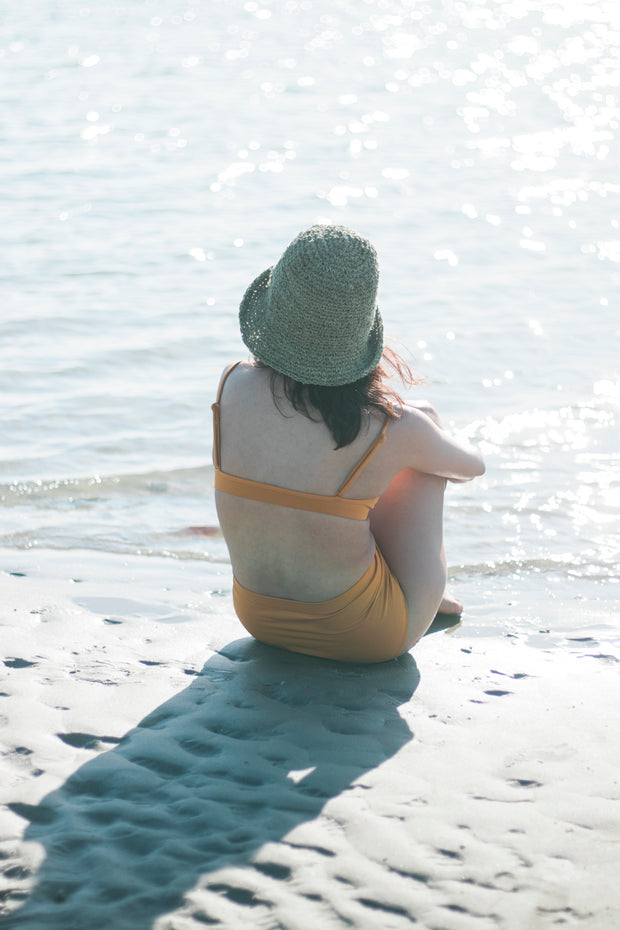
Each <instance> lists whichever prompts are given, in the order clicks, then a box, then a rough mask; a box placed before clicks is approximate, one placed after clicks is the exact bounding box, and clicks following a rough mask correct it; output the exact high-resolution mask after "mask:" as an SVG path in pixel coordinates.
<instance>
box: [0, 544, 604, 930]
mask: <svg viewBox="0 0 620 930" xmlns="http://www.w3.org/2000/svg"><path fill="white" fill-rule="evenodd" d="M58 560H59V557H58V556H54V557H52V556H51V555H50V557H49V558H45V559H43V560H42V559H41V555H40V554H39V555H37V554H35V553H22V554H20V555H19V556H16V558H15V561H16V562H19V563H20V569H19V571H17V570H16V571H15V572H14V573H13V574H8V573H5V574H3V576H2V581H3V593H4V597H3V600H4V611H3V616H2V621H1V626H0V636H1V640H2V650H3V660H4V664H3V666H2V681H1V686H0V691H1V692H2V694H1V697H0V743H1V746H2V756H1V762H0V765H1V769H0V785H1V789H0V791H1V800H2V802H3V808H2V813H1V815H0V817H1V819H0V863H1V869H2V874H1V879H0V881H1V885H0V901H1V902H2V903H1V907H2V912H1V913H2V915H3V916H2V917H1V918H0V926H1V927H3V928H4V927H6V928H13V927H14V928H22V927H24V928H31V930H48V928H49V930H56V928H58V930H60V928H62V930H86V928H90V927H103V926H105V927H108V928H110V930H125V928H128V930H129V928H131V930H142V928H144V930H146V928H153V930H189V928H196V930H197V928H199V927H203V926H205V925H207V926H219V927H225V928H230V930H233V928H237V927H241V926H243V927H252V928H254V927H256V928H261V930H262V928H272V927H273V928H276V927H277V928H284V930H311V928H316V927H321V928H332V927H345V926H348V927H354V928H359V930H366V928H377V930H379V928H381V930H383V928H404V927H408V926H411V925H413V924H415V925H416V926H419V927H424V928H428V930H468V928H472V930H474V928H475V930H483V928H502V930H523V928H528V930H530V928H533V930H535V928H547V927H556V926H562V927H580V928H584V930H608V928H613V927H615V926H617V924H618V921H619V920H620V890H619V889H618V884H617V882H616V874H617V866H618V862H619V861H620V784H619V778H620V776H619V773H620V747H619V745H618V740H617V732H618V723H619V707H620V679H619V677H618V657H617V654H616V653H617V643H616V645H615V646H614V645H613V644H608V648H609V649H610V650H611V651H610V652H607V653H606V652H605V647H604V644H602V643H601V642H595V639H594V638H593V637H590V638H588V636H587V635H585V636H583V637H581V641H578V640H579V637H576V638H575V640H574V641H573V642H572V643H571V644H568V645H566V646H565V648H557V647H554V648H553V649H545V648H544V647H542V648H541V647H540V646H534V645H531V644H528V643H525V642H523V641H522V640H521V639H520V638H519V637H518V636H511V635H506V634H505V633H504V634H503V635H500V636H496V637H487V636H480V635H477V636H476V635H472V633H471V632H468V627H467V618H466V617H467V615H466V614H465V617H464V624H463V626H462V627H461V628H460V629H459V630H457V631H456V632H454V633H452V634H443V633H439V634H435V635H433V636H429V637H427V638H425V639H424V640H423V641H422V642H421V643H420V644H419V645H418V647H417V648H416V649H415V650H414V651H413V653H412V654H411V655H409V656H406V657H404V658H401V659H400V660H397V661H395V662H390V663H385V664H382V665H378V666H361V665H351V666H347V665H343V664H339V663H330V662H325V661H321V660H316V659H307V658H304V657H298V656H293V655H288V654H286V653H282V652H279V651H277V650H274V649H270V648H268V647H263V646H261V645H259V644H256V643H254V642H253V641H252V640H251V639H249V638H248V637H244V636H243V635H242V633H243V632H244V631H242V630H241V628H240V627H239V625H238V624H237V622H236V621H235V620H234V618H233V616H232V612H231V609H230V601H229V598H227V597H225V596H224V597H221V598H220V599H219V601H220V604H219V606H217V605H216V609H214V604H215V603H216V601H217V599H214V598H212V597H211V596H207V595H205V594H202V595H201V593H200V592H201V591H204V585H202V584H201V580H200V574H199V572H198V571H197V570H196V569H195V568H192V567H191V564H192V563H174V562H173V563H172V564H171V565H168V566H167V567H166V565H164V564H163V560H162V565H161V566H157V565H156V566H149V567H148V575H147V574H146V572H147V569H146V568H145V565H144V560H142V561H140V560H138V559H134V560H133V561H132V560H131V559H125V558H119V557H118V556H117V557H110V556H107V557H102V556H100V555H97V556H95V555H93V554H92V553H91V554H87V553H84V554H76V557H75V563H74V564H73V565H72V566H71V572H72V573H75V574H74V577H73V578H72V580H63V581H60V580H58V579H59V577H60V576H61V573H60V572H59V571H58V564H59V561H58ZM198 568H199V569H200V571H201V572H202V571H203V568H204V567H203V566H198ZM155 577H156V578H157V582H158V585H159V587H158V588H155V587H154V586H153V585H151V587H150V588H147V586H146V581H147V579H149V580H150V581H151V583H152V582H153V579H154V578H155ZM103 578H105V579H106V580H105V582H104V581H103V580H102V579H103ZM181 582H182V583H183V584H184V585H185V589H186V591H187V592H188V601H187V605H186V606H184V607H183V609H182V610H180V609H179V599H178V593H177V594H175V593H174V591H172V590H171V586H172V585H174V584H176V585H177V586H178V585H179V584H180V583H181ZM112 591H113V592H114V593H113V595H112V594H111V593H110V592H112ZM156 592H158V593H156ZM201 597H202V598H203V601H202V603H201ZM207 600H208V603H207ZM175 605H176V606H175ZM207 608H208V614H207V613H206V609H207Z"/></svg>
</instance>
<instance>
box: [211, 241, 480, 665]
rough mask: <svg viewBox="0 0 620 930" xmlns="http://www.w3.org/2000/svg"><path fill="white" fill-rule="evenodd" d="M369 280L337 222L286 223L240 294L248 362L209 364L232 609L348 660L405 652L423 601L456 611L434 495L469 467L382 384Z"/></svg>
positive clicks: (424, 412) (372, 277)
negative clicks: (216, 370) (284, 233)
mask: <svg viewBox="0 0 620 930" xmlns="http://www.w3.org/2000/svg"><path fill="white" fill-rule="evenodd" d="M378 277H379V275H378V266H377V257H376V253H375V250H374V248H373V247H372V245H371V244H370V243H369V242H368V241H367V240H365V239H363V238H362V237H361V236H359V235H357V234H356V233H355V232H353V231H352V230H349V229H346V228H344V227H341V226H313V227H311V228H310V229H308V230H305V231H304V232H302V233H300V234H299V235H298V236H297V237H296V238H295V239H294V240H293V242H292V243H291V244H290V245H289V246H288V248H287V249H286V251H285V252H284V254H283V255H282V257H281V258H280V260H279V262H278V263H277V264H276V265H275V266H274V267H273V268H270V269H268V270H267V271H265V272H263V274H261V275H260V276H259V277H258V278H256V280H255V281H254V282H253V283H252V284H251V285H250V287H249V288H248V290H247V291H246V294H245V296H244V298H243V300H242V303H241V309H240V317H239V318H240V325H241V334H242V337H243V340H244V342H245V344H246V345H247V346H248V348H249V349H250V350H251V352H252V355H253V361H251V362H237V363H235V365H233V366H231V367H230V368H229V369H228V370H227V371H226V372H225V373H224V375H223V377H222V381H221V383H220V389H219V393H218V399H217V401H216V403H215V404H214V405H213V413H214V464H215V488H216V506H217V512H218V516H219V520H220V526H221V528H222V532H223V534H224V538H225V540H226V543H227V545H228V549H229V552H230V558H231V562H232V568H233V575H234V586H233V600H234V605H235V610H236V613H237V615H238V617H239V619H240V620H241V622H242V623H243V625H244V626H245V627H246V629H247V630H248V631H249V632H250V633H251V634H252V635H253V636H254V637H255V638H256V639H259V640H261V641H263V642H266V643H270V644H272V645H276V646H280V647H283V648H285V649H289V650H292V651H294V652H303V653H306V654H308V655H316V656H323V657H326V658H333V659H340V660H345V661H354V662H381V661H385V660H387V659H391V658H394V657H395V656H398V655H400V654H401V653H404V652H406V651H408V650H409V649H410V648H411V647H412V646H413V645H414V643H416V642H417V641H418V640H419V639H420V637H421V636H423V635H424V633H425V632H426V631H427V629H428V628H429V626H430V624H431V623H432V621H433V618H434V617H435V614H436V612H437V610H438V608H441V610H442V611H444V612H447V613H451V614H453V615H454V621H455V623H457V622H458V615H459V613H460V610H461V605H460V604H459V602H458V601H456V600H455V599H453V598H450V597H446V596H444V591H445V584H446V563H445V557H444V551H443V541H442V508H443V496H444V490H445V486H446V480H448V481H468V480H470V479H471V478H474V477H475V476H476V475H481V474H483V472H484V464H483V461H482V458H481V456H480V455H479V453H478V452H476V451H474V450H472V449H467V448H465V447H463V446H462V445H460V444H459V443H457V442H455V441H454V440H453V439H451V438H450V437H449V436H447V435H446V433H445V432H444V431H443V430H442V429H441V426H440V424H439V420H438V418H437V415H436V413H435V411H434V410H433V409H432V408H430V407H425V408H416V407H414V406H410V405H405V404H402V402H399V398H397V397H396V395H394V394H393V392H391V391H390V390H389V388H388V387H387V386H386V383H385V378H386V370H385V362H386V360H387V361H390V356H389V354H388V353H387V352H385V353H384V350H383V324H382V320H381V316H380V313H379V310H378V308H377V305H376V295H377V285H378ZM391 360H392V363H393V365H392V367H395V368H396V369H397V370H398V371H399V372H400V373H401V374H403V373H404V372H405V368H406V366H403V365H402V363H399V361H398V359H397V358H396V357H394V356H393V355H392V358H391Z"/></svg>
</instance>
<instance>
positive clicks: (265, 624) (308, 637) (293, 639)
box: [212, 362, 409, 662]
mask: <svg viewBox="0 0 620 930" xmlns="http://www.w3.org/2000/svg"><path fill="white" fill-rule="evenodd" d="M238 364H239V362H235V363H234V364H233V365H231V366H230V367H229V368H228V369H227V371H226V372H225V373H224V376H223V378H222V380H221V382H220V387H219V391H218V395H217V400H216V402H215V403H214V404H213V406H212V410H213V460H214V464H215V489H216V490H217V491H224V492H225V493H227V494H233V495H235V496H236V497H243V498H246V499H249V500H257V501H262V502H264V503H268V504H276V505H278V506H281V507H293V508H295V509H296V510H309V511H311V512H313V513H326V514H330V515H332V516H338V517H346V518H348V519H351V520H365V519H367V517H368V514H369V513H370V511H371V510H372V508H373V507H374V506H375V504H376V503H377V501H378V500H379V498H378V497H374V498H366V499H359V498H356V499H354V498H347V497H343V496H342V495H343V494H344V493H345V492H346V491H347V490H348V489H349V488H350V487H351V485H352V484H353V482H354V481H355V480H356V478H357V477H358V475H359V474H360V472H361V471H362V470H363V468H364V467H365V466H366V464H367V463H368V461H369V460H370V459H371V457H372V456H373V455H374V453H375V452H376V450H377V449H378V447H379V446H380V445H381V443H382V442H383V441H384V440H385V432H386V429H387V424H388V422H389V421H388V420H386V422H385V424H384V425H383V428H382V430H381V432H380V433H379V435H378V436H377V438H376V439H375V440H374V442H373V443H372V444H371V446H370V448H369V449H368V450H367V451H366V452H365V453H364V455H363V456H362V458H361V459H360V460H359V462H357V464H356V465H355V466H354V468H353V469H352V470H351V472H350V473H349V474H348V475H347V477H346V478H345V480H344V481H343V483H342V484H341V486H340V487H339V488H338V491H337V492H336V494H335V495H323V494H310V493H308V492H305V491H294V490H292V489H289V488H280V487H277V486H276V485H272V484H263V483H262V482H260V481H252V480H250V479H249V478H239V477H238V476H236V475H230V474H228V473H227V472H223V471H222V467H221V439H220V401H221V397H222V390H223V388H224V384H225V382H226V379H227V377H228V375H229V374H230V372H231V371H232V370H233V369H234V368H235V367H236V366H237V365H238ZM233 604H234V607H235V612H236V614H237V616H238V617H239V620H240V621H241V623H242V624H243V625H244V627H245V628H246V630H247V631H248V632H249V633H250V634H251V635H252V636H254V638H255V639H258V640H260V641H261V642H264V643H269V644H270V645H272V646H280V647H281V648H283V649H289V650H291V651H292V652H303V653H305V654H306V655H313V656H321V657H323V658H328V659H340V660H344V661H348V662H384V661H386V660H387V659H392V658H394V657H395V656H397V655H400V653H401V652H402V651H403V648H404V645H405V640H406V637H407V632H408V627H409V610H408V607H407V601H406V599H405V595H404V594H403V591H402V589H401V587H400V585H399V584H398V581H397V580H396V578H395V576H394V575H393V574H392V572H391V571H390V569H389V567H388V565H387V563H386V562H385V559H384V558H383V556H382V555H381V552H380V551H379V549H378V547H377V548H376V549H375V557H374V560H373V562H372V564H371V565H370V567H369V568H368V570H367V571H366V572H365V573H364V575H363V576H362V577H361V578H360V579H359V581H357V582H356V583H355V584H354V585H353V587H351V588H349V589H348V590H347V591H345V592H344V593H343V594H339V595H338V596H337V597H334V598H330V599H329V600H326V601H318V602H316V603H314V602H313V603H308V602H306V601H295V600H289V599H287V598H279V597H269V596H267V595H264V594H256V593H255V592H254V591H249V590H248V589H247V588H244V587H243V586H242V585H240V584H239V582H238V581H237V579H236V578H235V579H234V580H233Z"/></svg>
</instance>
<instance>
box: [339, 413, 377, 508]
mask: <svg viewBox="0 0 620 930" xmlns="http://www.w3.org/2000/svg"><path fill="white" fill-rule="evenodd" d="M389 422H390V420H389V418H386V421H385V423H384V424H383V426H382V427H381V432H380V433H379V435H378V436H377V438H376V439H375V441H374V442H373V443H372V445H371V446H370V448H368V449H367V450H366V452H365V453H364V455H363V456H362V457H361V459H360V460H359V462H358V463H357V465H354V466H353V468H352V469H351V471H350V472H349V474H348V475H347V477H346V478H345V479H344V481H343V482H342V484H341V485H340V487H339V488H338V490H337V491H336V497H340V496H341V495H342V494H344V493H345V491H348V490H349V488H350V487H351V485H352V484H353V482H354V481H355V480H356V479H357V477H358V475H359V474H360V472H362V471H363V470H364V468H366V465H368V462H369V461H370V460H371V458H372V457H373V455H374V454H375V452H376V451H377V449H378V448H379V446H380V445H381V444H382V443H384V442H385V431H386V430H387V427H388V423H389Z"/></svg>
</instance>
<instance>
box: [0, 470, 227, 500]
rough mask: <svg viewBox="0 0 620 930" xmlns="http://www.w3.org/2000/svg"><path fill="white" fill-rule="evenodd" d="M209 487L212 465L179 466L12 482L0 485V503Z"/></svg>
mask: <svg viewBox="0 0 620 930" xmlns="http://www.w3.org/2000/svg"><path fill="white" fill-rule="evenodd" d="M212 488H213V466H212V465H200V466H197V467H194V468H179V469H172V470H170V471H151V472H144V473H138V474H127V475H106V476H100V475H92V476H91V477H87V478H55V479H48V480H42V479H41V480H34V481H15V482H12V483H11V484H5V485H0V502H2V504H3V505H4V506H5V507H11V506H17V505H21V504H23V503H24V501H30V500H31V501H36V502H37V503H40V502H44V501H47V500H67V501H70V502H71V501H74V500H105V499H110V498H114V497H125V496H128V495H134V494H143V495H164V494H179V493H182V494H185V493H188V494H191V493H193V492H195V491H196V490H199V491H202V492H203V493H204V492H205V491H210V490H211V489H212Z"/></svg>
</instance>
